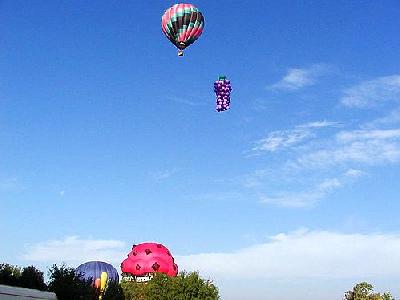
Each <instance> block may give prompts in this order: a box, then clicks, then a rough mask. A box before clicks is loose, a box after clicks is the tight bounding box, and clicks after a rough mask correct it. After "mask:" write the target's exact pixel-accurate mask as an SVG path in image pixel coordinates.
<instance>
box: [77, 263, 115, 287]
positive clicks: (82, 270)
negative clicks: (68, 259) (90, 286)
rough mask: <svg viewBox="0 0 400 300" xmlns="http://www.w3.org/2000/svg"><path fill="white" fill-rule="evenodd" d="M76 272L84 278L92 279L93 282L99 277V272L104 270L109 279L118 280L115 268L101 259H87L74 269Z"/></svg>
mask: <svg viewBox="0 0 400 300" xmlns="http://www.w3.org/2000/svg"><path fill="white" fill-rule="evenodd" d="M75 272H76V274H81V275H82V277H83V278H84V279H86V280H92V281H93V283H94V282H95V281H96V279H97V278H99V279H100V278H101V273H102V272H106V273H107V277H108V279H109V280H112V281H119V276H118V272H117V270H116V269H115V268H114V267H113V266H112V265H110V264H108V263H105V262H102V261H89V262H87V263H84V264H81V265H80V266H79V267H77V268H76V270H75Z"/></svg>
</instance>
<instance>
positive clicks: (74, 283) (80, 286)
mask: <svg viewBox="0 0 400 300" xmlns="http://www.w3.org/2000/svg"><path fill="white" fill-rule="evenodd" d="M49 277H50V280H49V283H48V286H49V291H51V292H54V293H55V294H56V295H57V299H58V300H78V299H85V300H90V299H96V298H97V299H98V292H97V290H96V289H95V288H93V286H92V282H91V281H86V280H84V279H83V278H82V277H81V276H80V274H78V275H77V274H75V270H74V269H73V268H67V267H66V266H65V265H62V266H61V267H58V266H57V265H53V266H52V268H50V270H49Z"/></svg>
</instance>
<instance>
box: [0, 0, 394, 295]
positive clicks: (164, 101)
mask: <svg viewBox="0 0 400 300" xmlns="http://www.w3.org/2000/svg"><path fill="white" fill-rule="evenodd" d="M171 4H173V3H172V2H168V1H142V2H140V1H119V2H118V3H116V2H115V1H97V2H96V5H94V4H93V1H40V2H26V1H18V0H14V1H1V2H0V135H1V138H0V141H1V143H0V212H1V215H2V217H1V218H0V234H1V236H2V241H3V242H2V243H1V244H0V258H1V260H2V261H6V262H9V263H14V264H19V265H28V264H35V265H37V266H40V267H41V268H42V269H43V270H46V267H48V266H50V265H51V264H53V263H61V262H62V261H64V262H67V263H68V264H69V265H71V266H77V265H78V264H80V263H82V262H84V261H86V260H89V259H102V260H106V261H109V262H112V263H113V264H114V265H115V266H118V265H119V263H120V262H121V261H122V260H123V259H124V257H125V255H126V254H127V253H128V251H129V249H130V247H131V244H133V243H140V242H144V241H159V242H162V243H164V244H165V245H166V246H167V247H169V248H170V250H171V252H172V253H173V254H174V255H175V256H176V258H177V261H178V264H179V266H180V268H181V269H186V270H188V271H193V270H199V271H200V274H201V275H202V276H204V277H207V278H208V277H210V278H213V279H214V280H215V282H216V283H217V284H218V286H219V287H220V290H221V295H222V296H223V299H244V297H245V298H246V299H262V298H263V295H265V294H269V295H272V296H274V299H282V300H283V299H292V297H293V294H291V293H292V292H291V291H293V293H294V292H296V297H297V299H309V297H311V296H313V297H317V298H318V297H320V299H322V298H323V299H328V300H329V299H338V297H341V295H342V294H343V292H344V291H345V290H347V289H350V288H351V287H352V286H353V285H354V284H355V283H356V282H359V281H361V280H367V281H370V282H371V283H373V284H374V285H375V286H376V288H377V289H378V290H379V289H381V290H385V289H386V290H391V291H392V292H393V294H394V295H395V296H397V297H399V296H400V290H399V288H398V282H397V281H398V279H399V278H400V271H399V270H400V255H399V253H400V251H399V250H400V232H399V225H400V221H399V219H398V211H399V210H400V204H399V203H398V199H399V194H400V193H399V192H400V188H399V186H398V183H397V181H398V176H399V162H400V127H399V124H400V71H399V70H400V55H399V53H400V40H399V38H398V31H399V28H400V18H399V17H398V16H399V13H400V5H399V2H398V1H379V2H378V1H352V2H350V1H336V2H331V1H320V2H319V3H316V2H313V1H274V2H273V1H271V2H267V1H252V2H249V1H241V2H239V1H237V2H235V3H232V1H201V2H198V3H194V4H196V5H197V6H198V7H199V8H200V10H201V11H202V12H203V14H204V16H205V20H206V24H205V30H204V33H203V35H202V36H201V37H200V39H199V40H198V41H197V42H196V43H195V44H193V45H192V46H191V47H189V48H188V49H187V51H186V53H185V56H184V57H183V58H178V57H177V55H176V52H177V51H176V49H175V48H174V47H173V46H172V45H171V44H170V43H169V41H168V40H167V39H166V38H165V37H164V36H163V34H162V32H161V28H160V22H161V15H162V13H163V12H164V10H165V9H166V8H168V7H169V5H171ZM220 74H225V75H226V76H227V77H228V78H229V79H231V81H232V87H233V91H232V95H231V99H232V100H231V101H232V102H231V110H230V111H227V112H224V113H216V112H215V111H214V107H215V103H214V102H215V99H214V94H213V88H212V85H213V81H214V80H216V79H217V78H218V76H219V75H220ZM377 245H379V247H377ZM389 258H390V261H389ZM365 262H368V265H366V266H364V267H360V264H361V265H363V264H365ZM349 269H350V270H349ZM344 270H346V271H344ZM354 270H356V271H354ZM243 278H244V279H245V280H243ZM294 287H295V288H294Z"/></svg>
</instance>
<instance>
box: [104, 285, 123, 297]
mask: <svg viewBox="0 0 400 300" xmlns="http://www.w3.org/2000/svg"><path fill="white" fill-rule="evenodd" d="M103 300H125V296H124V290H123V289H122V287H121V285H120V284H119V283H118V282H115V281H109V282H108V284H107V287H106V290H105V292H104V295H103Z"/></svg>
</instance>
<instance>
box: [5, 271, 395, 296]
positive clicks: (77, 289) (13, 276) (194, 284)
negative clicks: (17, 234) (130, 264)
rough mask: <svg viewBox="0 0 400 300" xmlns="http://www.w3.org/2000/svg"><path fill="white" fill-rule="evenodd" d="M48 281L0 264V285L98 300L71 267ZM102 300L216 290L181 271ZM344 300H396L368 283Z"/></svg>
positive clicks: (120, 288)
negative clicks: (175, 274)
mask: <svg viewBox="0 0 400 300" xmlns="http://www.w3.org/2000/svg"><path fill="white" fill-rule="evenodd" d="M48 275H49V280H48V282H47V283H45V281H44V276H43V272H42V271H40V270H38V269H36V268H35V267H34V266H28V267H24V268H20V267H17V266H13V265H10V264H4V263H3V264H0V284H5V285H10V286H17V287H24V288H30V289H37V290H41V291H49V292H54V293H55V294H56V295H57V299H58V300H78V299H79V300H81V299H84V300H98V299H99V291H98V290H97V289H95V288H94V287H93V284H92V281H89V280H85V279H84V278H83V277H82V276H81V274H76V272H75V269H74V268H70V267H67V266H65V265H62V266H57V265H53V266H52V267H51V268H50V269H49V273H48ZM102 299H103V300H217V299H220V296H219V292H218V288H217V287H216V286H215V285H214V283H213V282H212V281H210V280H205V279H203V278H201V277H200V276H199V274H198V273H197V272H189V273H187V272H181V273H179V274H178V276H176V277H169V276H167V275H165V274H162V273H157V274H155V276H154V277H153V278H152V279H151V280H150V281H149V282H147V283H145V284H144V283H138V282H135V281H127V280H124V279H122V281H121V282H112V281H111V282H109V283H108V286H107V288H106V290H105V292H104V294H103V295H102ZM343 300H395V299H394V298H393V297H392V296H391V294H390V293H383V294H381V293H376V292H374V290H373V286H372V285H371V284H369V283H367V282H361V283H358V284H356V285H355V286H354V287H353V289H352V290H349V291H347V292H345V293H344V297H343Z"/></svg>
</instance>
